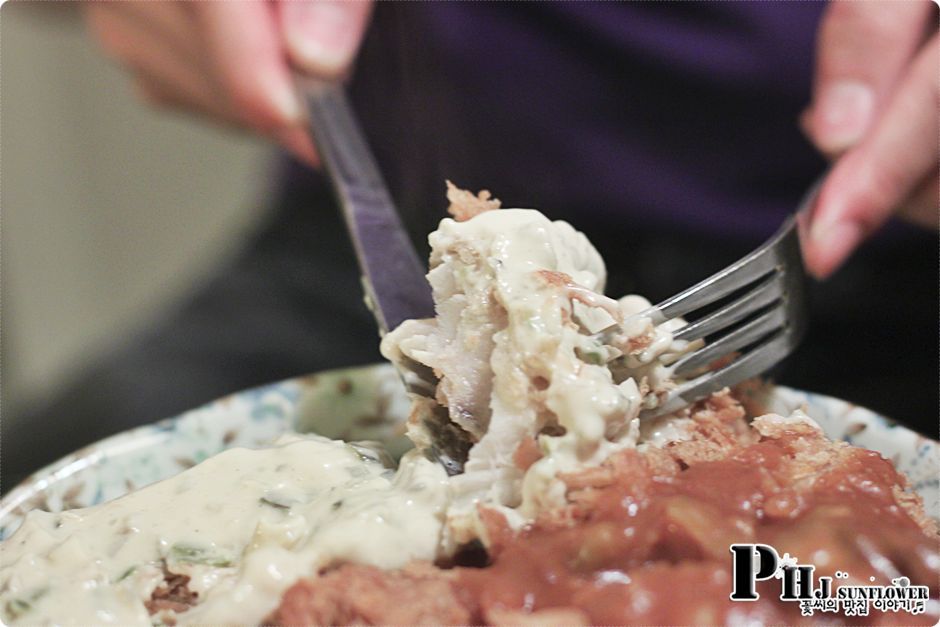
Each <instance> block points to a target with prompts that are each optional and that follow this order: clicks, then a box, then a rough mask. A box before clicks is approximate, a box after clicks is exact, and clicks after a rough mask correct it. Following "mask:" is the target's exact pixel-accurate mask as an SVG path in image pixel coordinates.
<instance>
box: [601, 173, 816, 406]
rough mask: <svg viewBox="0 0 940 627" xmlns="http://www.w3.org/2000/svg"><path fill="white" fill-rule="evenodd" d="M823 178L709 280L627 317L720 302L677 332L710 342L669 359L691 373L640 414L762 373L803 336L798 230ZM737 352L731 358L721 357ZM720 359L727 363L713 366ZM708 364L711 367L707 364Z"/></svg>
mask: <svg viewBox="0 0 940 627" xmlns="http://www.w3.org/2000/svg"><path fill="white" fill-rule="evenodd" d="M822 180H823V178H820V179H819V180H818V181H817V182H816V183H815V184H814V185H813V186H812V187H811V188H810V190H809V191H808V192H807V193H806V195H805V196H804V197H803V199H802V201H801V202H800V205H799V207H798V209H797V211H796V213H794V214H793V215H791V216H789V217H788V218H787V219H786V220H785V221H784V223H783V225H782V226H781V227H780V228H779V229H778V230H777V232H776V233H775V234H774V235H773V236H772V237H771V238H770V239H768V240H767V241H766V242H765V243H764V244H763V245H762V246H761V247H760V248H758V249H757V250H755V251H753V252H752V253H750V254H749V255H747V256H745V257H744V258H742V259H740V260H739V261H737V262H735V263H733V264H731V265H730V266H728V267H727V268H725V269H724V270H721V271H719V272H717V273H715V274H714V275H712V276H710V277H708V278H707V279H705V280H704V281H701V282H700V283H698V284H696V285H694V286H692V287H690V288H688V289H686V290H684V291H682V292H680V293H679V294H676V295H675V296H672V297H670V298H667V299H666V300H664V301H663V302H661V303H659V304H658V305H654V306H652V307H649V308H647V309H645V310H643V311H640V312H638V313H636V314H634V315H633V316H630V317H629V318H628V320H629V319H632V318H635V317H646V318H648V319H649V320H650V321H651V322H652V323H653V324H654V325H658V324H662V323H663V322H665V321H667V320H672V319H675V318H679V317H688V316H692V317H693V318H694V317H695V314H696V313H699V312H702V310H703V309H704V308H708V307H709V306H715V307H717V309H714V310H712V311H711V312H709V313H704V314H703V315H701V316H700V317H698V318H697V319H694V320H693V321H692V322H689V323H687V324H686V325H684V326H683V327H681V328H680V329H679V330H678V331H675V332H674V333H673V338H674V339H676V340H684V341H687V342H692V341H695V340H699V339H706V342H705V344H704V346H703V347H702V348H699V349H698V350H695V351H693V352H691V353H689V354H687V355H684V356H683V357H681V358H680V359H679V360H678V361H676V362H675V363H674V364H672V366H671V368H672V372H673V375H674V376H678V377H689V376H691V377H692V378H691V379H689V380H688V381H685V382H684V383H681V384H679V385H678V386H677V387H675V388H673V389H672V390H670V391H669V392H668V393H667V394H666V396H665V398H663V399H661V400H660V402H659V403H658V404H657V405H656V406H655V407H652V408H647V409H644V410H642V411H641V412H640V419H641V420H642V419H648V418H654V417H656V416H661V415H664V414H669V413H672V412H675V411H677V410H679V409H682V408H683V407H685V406H687V405H690V404H692V403H694V402H695V401H697V400H700V399H702V398H705V397H707V396H709V395H710V394H712V393H714V392H717V391H718V390H721V389H722V388H725V387H730V386H732V385H735V384H736V383H740V382H741V381H744V380H746V379H749V378H751V377H753V376H756V375H758V374H760V373H762V372H764V371H766V370H768V369H769V368H771V367H772V366H774V365H776V364H777V363H779V362H780V361H781V360H783V358H785V357H786V356H787V355H789V354H790V353H791V352H793V350H794V349H795V348H796V346H797V345H798V344H799V343H800V340H802V339H803V335H804V334H805V332H806V320H807V302H806V271H805V269H804V268H803V256H802V254H801V251H800V232H801V231H802V230H803V226H804V224H805V222H806V220H807V216H808V215H809V212H810V210H811V208H812V206H813V205H814V204H815V201H816V197H817V195H818V193H819V188H820V186H821V183H822ZM722 301H725V302H722ZM617 328H620V325H617ZM610 330H611V329H605V330H604V331H602V333H606V332H610ZM738 351H740V352H738ZM732 357H733V358H734V359H733V360H732V361H731V362H730V363H723V361H724V360H726V359H729V358H732ZM716 363H723V365H720V366H718V367H714V368H712V369H708V367H709V365H712V364H716ZM703 369H706V371H705V372H702V370H703Z"/></svg>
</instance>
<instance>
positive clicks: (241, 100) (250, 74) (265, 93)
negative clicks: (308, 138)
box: [196, 2, 305, 135]
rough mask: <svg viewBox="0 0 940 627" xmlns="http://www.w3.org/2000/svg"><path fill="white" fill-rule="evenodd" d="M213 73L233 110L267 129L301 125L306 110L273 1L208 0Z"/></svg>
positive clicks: (205, 15)
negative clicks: (290, 70)
mask: <svg viewBox="0 0 940 627" xmlns="http://www.w3.org/2000/svg"><path fill="white" fill-rule="evenodd" d="M196 11H197V15H198V19H199V20H200V21H201V23H202V24H203V26H204V28H205V33H206V44H207V51H208V56H209V63H210V65H211V68H212V73H211V75H212V76H213V77H215V78H216V79H217V80H218V83H219V87H220V89H221V92H222V93H223V94H225V98H226V106H227V107H228V108H229V109H230V111H231V114H232V115H233V116H235V117H238V118H240V119H241V120H242V121H243V122H244V124H246V125H248V126H250V127H252V128H254V129H255V130H258V131H260V132H262V133H265V134H269V135H270V134H273V133H275V132H277V131H280V130H282V129H284V128H286V127H288V126H301V125H302V124H303V123H304V119H305V118H304V112H303V107H302V106H301V103H300V99H299V98H298V96H297V94H296V92H295V90H294V85H293V82H292V80H291V76H290V73H289V70H288V66H287V59H286V55H285V52H284V49H283V46H282V44H281V40H280V35H279V34H278V30H277V23H276V19H275V15H274V10H273V5H272V4H270V3H268V2H203V3H199V5H198V7H197V9H196Z"/></svg>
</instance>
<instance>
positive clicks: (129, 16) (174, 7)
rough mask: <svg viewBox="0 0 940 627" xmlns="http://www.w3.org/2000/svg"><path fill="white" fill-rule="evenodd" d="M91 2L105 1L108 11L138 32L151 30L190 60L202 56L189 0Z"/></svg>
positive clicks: (166, 44) (165, 44) (154, 34)
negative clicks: (180, 0)
mask: <svg viewBox="0 0 940 627" xmlns="http://www.w3.org/2000/svg"><path fill="white" fill-rule="evenodd" d="M91 4H98V5H104V6H105V8H106V9H107V10H108V11H109V12H111V13H113V14H114V15H115V16H117V17H120V18H123V20H124V24H125V25H128V26H132V27H135V28H134V29H135V31H138V32H148V33H150V35H151V36H152V38H153V39H155V40H157V41H160V42H161V43H162V45H163V46H166V47H169V48H172V49H173V50H175V51H176V52H177V53H178V54H180V56H183V57H185V58H187V59H189V60H190V61H191V62H197V61H198V60H199V58H200V56H201V55H200V52H199V51H200V48H201V45H200V38H199V36H198V33H197V32H196V28H195V24H194V22H193V16H192V11H191V10H190V3H189V2H177V1H175V0H151V1H149V2H132V1H124V0H118V1H113V2H95V3H91Z"/></svg>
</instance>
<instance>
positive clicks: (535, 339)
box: [0, 209, 686, 625]
mask: <svg viewBox="0 0 940 627" xmlns="http://www.w3.org/2000/svg"><path fill="white" fill-rule="evenodd" d="M429 241H430V243H431V246H432V255H431V271H430V272H429V274H428V279H429V281H430V283H431V285H432V287H433V290H434V298H435V303H436V307H437V316H436V317H435V318H434V319H432V320H411V321H407V322H405V323H404V324H402V325H401V326H400V327H399V328H398V329H396V330H394V331H393V332H392V333H390V334H388V335H387V336H386V338H385V340H384V341H383V344H382V351H383V354H384V355H385V356H386V357H388V358H389V359H392V360H402V359H404V358H406V357H407V358H409V359H412V360H414V361H417V362H419V363H423V364H425V365H427V366H429V367H431V368H432V369H434V371H435V372H436V373H437V375H438V376H439V378H440V383H439V386H438V390H437V400H438V401H439V402H440V403H441V404H442V405H443V406H445V407H447V409H448V412H449V416H450V419H451V420H453V421H454V422H456V423H457V424H459V425H460V426H461V427H463V428H464V429H465V430H467V431H468V432H469V433H470V434H472V436H473V438H474V440H475V441H476V444H475V445H474V446H473V447H472V448H471V450H470V454H469V459H468V461H467V463H466V464H465V472H464V474H462V475H458V476H457V477H454V478H452V479H451V480H448V479H447V477H446V475H445V473H444V471H443V470H442V469H441V468H440V467H439V466H437V465H435V464H433V463H431V462H429V461H427V460H426V459H424V458H423V457H422V456H421V455H420V454H419V453H418V452H416V451H415V452H412V453H409V454H407V455H406V456H405V458H404V459H403V460H402V462H401V465H400V467H399V470H398V471H397V473H394V472H392V471H389V470H387V469H385V468H383V467H382V465H381V464H380V463H379V462H378V461H376V460H374V459H369V458H368V456H365V455H363V453H362V452H359V451H357V450H355V449H354V448H352V447H350V446H349V445H346V444H344V443H342V442H339V441H331V440H327V439H324V438H318V437H306V438H301V437H299V436H290V437H285V438H284V439H282V440H280V441H279V442H277V443H276V444H275V445H274V446H273V447H271V448H267V449H262V450H247V449H234V450H230V451H226V452H223V453H221V454H219V455H217V456H215V457H213V458H210V459H209V460H207V461H205V462H203V463H202V464H200V465H198V466H196V467H194V468H192V469H190V470H188V471H186V472H184V473H182V474H180V475H178V476H176V477H174V478H172V479H168V480H166V481H163V482H160V483H157V484H154V485H152V486H150V487H147V488H145V489H142V490H139V491H137V492H134V493H132V494H129V495H127V496H125V497H122V498H120V499H117V500H115V501H113V502H111V503H107V504H104V505H100V506H97V507H91V508H86V509H79V510H73V511H69V512H63V513H60V514H50V513H45V512H33V513H31V514H30V515H29V516H28V517H27V519H26V521H25V522H24V524H23V525H22V527H21V528H20V530H18V531H17V533H16V534H14V535H13V537H11V538H10V539H9V540H7V541H6V542H4V543H3V544H2V546H0V550H2V555H0V612H3V616H4V620H6V621H8V622H16V621H21V622H23V623H29V624H122V625H134V624H143V625H147V624H150V623H151V621H152V620H154V619H159V616H154V617H151V616H149V615H148V612H147V609H146V607H145V602H146V601H147V600H148V599H149V598H150V596H151V594H152V593H153V591H154V589H155V588H156V587H157V586H159V585H161V583H162V582H163V581H164V568H166V569H167V570H169V571H170V572H172V573H179V574H183V575H188V576H189V577H191V580H190V582H189V588H190V589H191V590H192V591H194V592H197V593H198V602H197V604H196V605H195V606H194V607H193V608H192V609H189V610H188V611H185V612H181V613H179V614H178V615H177V616H176V619H177V620H178V622H179V623H181V624H189V623H203V624H205V623H212V624H225V623H239V624H245V623H254V622H258V621H259V620H261V619H262V618H263V617H264V616H265V615H266V614H267V613H268V612H269V611H270V610H272V609H273V608H274V607H276V606H277V605H278V603H279V601H280V597H281V595H282V593H283V591H284V590H285V589H286V588H287V587H288V586H290V585H291V584H292V583H293V582H294V581H296V580H297V579H298V578H300V577H304V576H312V575H315V574H316V573H317V571H318V570H320V569H322V568H324V567H327V566H329V565H330V564H333V563H336V562H340V561H352V562H358V563H363V564H373V565H375V566H378V567H381V568H395V567H398V566H402V565H404V564H405V563H406V562H408V561H410V560H414V559H434V558H435V557H436V556H438V555H439V554H440V553H441V552H443V553H446V552H447V551H449V550H451V549H452V548H453V547H454V546H455V545H456V544H457V543H460V542H464V541H467V540H470V539H473V538H474V537H481V528H480V525H479V520H478V518H477V511H478V509H477V506H478V505H479V504H485V505H487V506H491V507H498V508H500V509H501V510H503V511H504V512H505V514H506V516H507V518H508V519H509V520H510V522H511V523H513V524H523V523H525V522H526V521H527V520H531V519H532V518H533V517H535V516H536V515H537V514H538V512H539V511H541V510H542V509H544V508H547V507H552V506H556V505H559V504H561V503H563V502H564V485H563V483H562V482H561V481H560V480H558V479H557V475H558V473H559V472H570V471H573V470H577V469H579V468H584V467H587V466H591V465H596V464H599V463H601V462H602V461H603V460H604V459H605V458H606V457H608V456H609V455H610V454H611V453H612V452H614V451H616V450H619V449H621V448H624V447H632V446H636V444H637V440H638V438H639V437H640V433H639V429H638V425H637V420H636V415H637V413H638V412H639V409H640V407H641V405H642V404H643V403H644V402H645V401H646V399H647V397H648V396H649V390H650V388H652V389H653V390H654V391H655V390H656V389H657V386H663V385H669V383H670V376H671V372H670V371H669V368H668V359H666V358H668V357H669V356H670V355H675V354H678V353H680V352H681V351H682V350H683V349H684V348H686V347H684V346H680V345H678V344H676V343H675V342H674V341H673V340H672V335H671V333H670V329H669V328H666V327H665V325H660V327H657V328H655V329H654V328H653V327H652V325H651V324H650V322H649V320H645V319H642V318H640V319H636V318H634V319H631V320H630V321H629V324H628V326H629V327H630V328H628V329H625V330H624V334H622V337H621V338H620V339H621V340H622V343H621V344H618V345H616V346H615V345H613V344H611V343H605V341H601V340H599V339H598V338H597V337H595V336H594V335H593V334H595V333H597V332H598V331H600V330H602V329H604V328H606V327H608V326H610V325H611V324H613V323H614V322H615V321H618V322H619V321H621V320H622V319H623V318H624V316H625V315H626V314H632V313H635V312H637V311H641V310H642V309H643V308H645V307H647V306H649V304H648V303H647V302H646V301H644V300H642V299H638V298H636V297H630V298H626V299H622V300H621V301H620V302H618V301H614V300H612V299H610V298H607V297H605V296H603V285H604V279H605V269H604V264H603V260H602V259H601V257H600V255H599V254H598V253H597V251H596V250H595V249H594V247H593V246H592V245H591V244H590V242H589V241H588V240H587V238H586V237H585V236H584V235H583V234H581V233H579V232H577V231H576V230H574V229H573V228H572V227H571V226H570V225H568V224H567V223H565V222H552V221H550V220H548V219H547V218H546V217H545V216H544V215H542V214H541V213H539V212H537V211H532V210H524V209H507V210H500V211H489V212H485V213H482V214H480V215H477V216H476V217H474V218H473V219H471V220H469V221H466V222H456V221H454V220H450V219H445V220H443V221H442V222H441V224H440V227H439V228H438V230H437V231H435V232H434V233H432V234H431V236H430V238H429ZM637 338H639V340H638V339H637ZM628 341H631V342H634V341H642V343H643V350H641V351H634V352H633V353H628V352H627V351H628V350H632V349H630V348H629V347H628V345H627V342H628ZM620 357H623V358H622V359H619V358H620ZM423 402H424V403H425V405H426V404H427V403H428V401H427V400H425V401H423ZM418 407H419V404H416V405H415V408H416V411H417V408H418ZM546 425H549V426H550V427H553V429H554V431H553V433H554V435H552V434H548V433H541V435H539V433H540V432H541V430H542V429H543V427H545V426H546ZM412 426H413V427H414V426H415V425H412ZM559 428H560V429H563V430H564V434H563V435H557V432H558V430H559ZM409 435H410V436H411V437H412V439H413V440H414V441H415V442H416V443H417V444H418V445H419V447H420V446H421V445H423V444H426V443H428V434H427V433H421V432H420V431H419V430H418V429H413V430H412V431H411V432H410V433H409ZM651 435H653V436H654V438H653V439H661V438H662V437H673V438H674V437H678V436H679V435H681V434H680V433H679V432H678V431H676V429H675V428H673V427H671V426H670V425H667V424H662V425H660V426H659V427H658V428H657V430H656V433H655V434H651ZM535 436H538V440H537V441H538V446H540V447H541V450H542V453H543V457H542V459H541V460H539V461H537V462H535V464H534V465H532V466H531V467H530V468H529V469H528V470H527V471H523V470H521V469H520V468H519V467H518V466H517V465H516V462H515V460H514V453H515V452H516V450H517V448H518V446H519V445H520V442H522V441H523V440H524V439H526V438H533V437H535Z"/></svg>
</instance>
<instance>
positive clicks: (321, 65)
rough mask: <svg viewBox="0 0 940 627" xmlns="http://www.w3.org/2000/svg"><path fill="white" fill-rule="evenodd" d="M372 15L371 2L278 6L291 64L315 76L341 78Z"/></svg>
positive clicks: (304, 1) (303, 1) (308, 0)
mask: <svg viewBox="0 0 940 627" xmlns="http://www.w3.org/2000/svg"><path fill="white" fill-rule="evenodd" d="M371 12H372V2H370V1H368V0H288V1H286V2H279V3H278V14H279V21H280V25H281V32H282V33H283V37H284V43H285V47H286V49H287V53H288V55H289V57H290V60H291V62H292V63H293V64H294V65H295V66H296V67H297V68H298V69H299V70H301V71H303V72H306V73H309V74H312V75H315V76H323V77H325V78H335V77H339V76H342V75H343V74H344V73H345V72H346V71H347V70H348V69H349V66H350V65H351V64H352V60H353V58H354V57H355V55H356V51H357V50H358V49H359V44H360V43H361V41H362V37H363V34H364V33H365V30H366V26H367V24H368V22H369V16H370V14H371Z"/></svg>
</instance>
